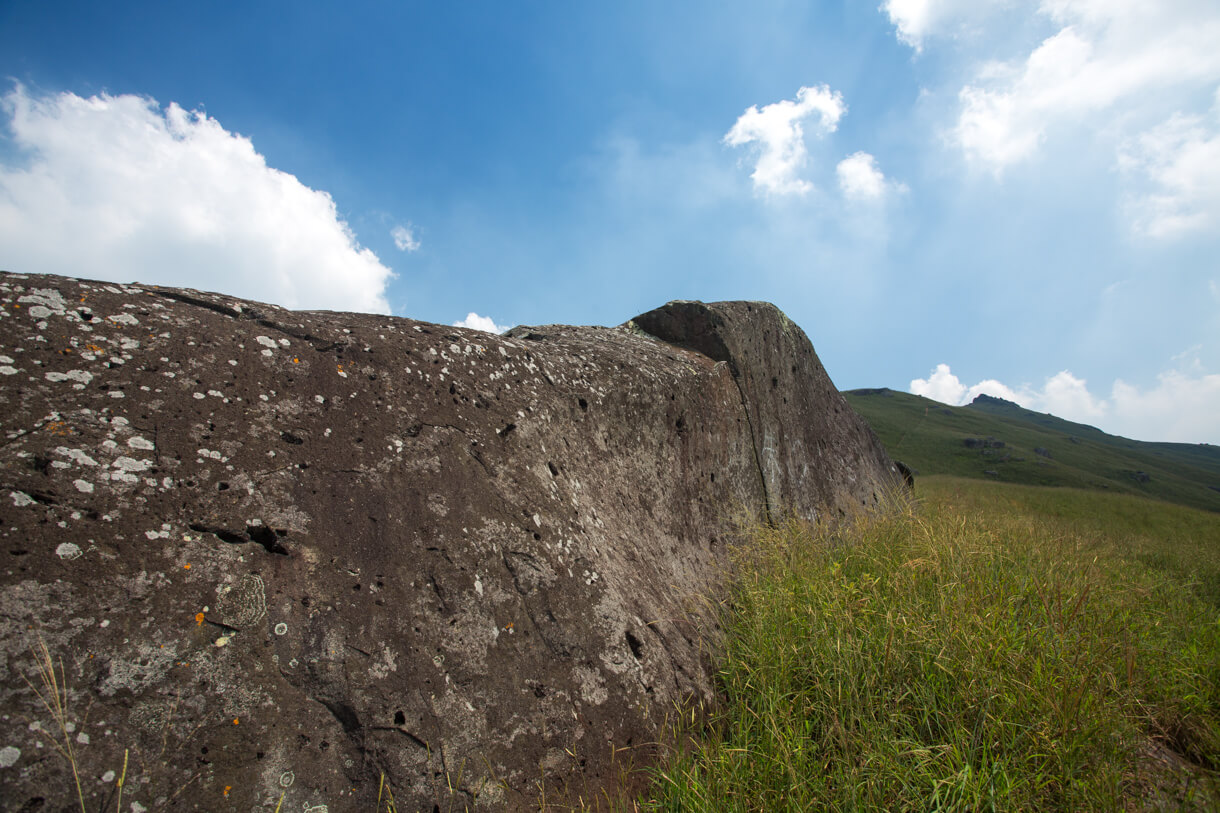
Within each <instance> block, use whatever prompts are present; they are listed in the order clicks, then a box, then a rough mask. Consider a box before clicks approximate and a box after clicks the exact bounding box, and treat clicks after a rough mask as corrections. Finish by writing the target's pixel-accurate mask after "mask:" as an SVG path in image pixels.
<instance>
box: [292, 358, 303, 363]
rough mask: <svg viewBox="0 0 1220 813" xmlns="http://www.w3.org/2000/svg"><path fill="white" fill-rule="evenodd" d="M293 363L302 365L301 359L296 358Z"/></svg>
mask: <svg viewBox="0 0 1220 813" xmlns="http://www.w3.org/2000/svg"><path fill="white" fill-rule="evenodd" d="M292 363H293V364H300V363H301V360H300V359H296V358H294V359H293V360H292Z"/></svg>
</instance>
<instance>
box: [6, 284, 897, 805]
mask: <svg viewBox="0 0 1220 813" xmlns="http://www.w3.org/2000/svg"><path fill="white" fill-rule="evenodd" d="M0 424H2V426H0V431H2V432H3V438H0V442H2V443H3V444H4V445H3V447H0V537H3V539H2V547H0V557H2V559H3V562H4V566H3V578H2V580H0V674H3V675H4V681H3V684H2V685H0V721H2V722H3V726H2V727H0V732H2V733H0V799H3V800H4V801H3V808H4V809H5V810H35V809H44V810H59V809H67V808H72V807H76V802H75V799H76V792H75V789H74V786H73V784H72V775H71V771H70V769H69V767H68V763H67V760H65V759H64V757H63V756H62V755H61V754H60V753H59V752H58V751H57V746H56V743H58V746H59V747H63V745H64V735H63V732H61V731H59V730H58V729H57V727H56V725H55V721H54V719H53V716H52V715H51V714H50V713H49V712H48V709H47V708H46V707H45V706H44V705H43V704H42V703H41V702H40V701H39V700H38V698H37V697H36V696H35V694H34V692H33V691H32V689H34V688H37V689H39V690H40V691H43V693H44V696H45V695H46V692H45V690H44V687H43V685H42V683H41V681H40V679H39V677H38V674H37V671H36V669H35V658H34V656H33V654H32V650H33V649H34V648H36V647H37V646H39V641H40V640H41V641H43V642H45V644H46V645H47V647H48V649H49V651H50V652H51V653H52V655H53V656H54V658H55V662H56V665H57V668H58V666H59V664H60V663H61V662H62V668H63V679H64V684H63V685H64V688H65V691H66V697H67V699H68V713H67V717H66V722H68V723H69V724H70V725H71V728H72V730H71V731H70V732H69V733H68V734H67V737H68V739H69V740H70V742H71V744H72V748H73V751H74V757H75V760H76V762H77V766H78V769H79V775H80V779H81V786H82V792H83V795H84V797H85V800H86V803H87V804H88V806H89V809H96V808H99V807H100V806H102V805H103V804H105V805H107V806H109V805H113V804H115V803H116V801H117V799H116V798H115V784H116V778H117V775H118V774H119V773H121V771H122V767H123V758H124V752H127V754H128V765H127V773H126V783H125V786H124V788H123V805H124V809H131V810H136V811H138V810H155V809H159V808H164V809H198V810H211V811H215V810H242V811H248V810H252V809H267V810H272V809H275V807H276V805H277V803H279V802H280V800H281V797H282V806H281V810H285V811H287V810H302V809H305V810H311V811H315V813H321V811H323V810H325V809H330V810H334V811H338V810H353V809H357V808H360V809H372V806H373V804H374V800H375V799H376V798H377V794H378V788H379V785H380V784H381V782H382V780H383V778H384V782H385V783H386V784H388V786H389V787H390V788H391V789H392V791H393V793H394V796H395V798H396V799H397V802H398V806H399V809H401V810H415V809H420V810H432V809H434V805H435V806H436V808H435V809H440V810H449V809H462V808H464V807H480V808H481V807H487V808H488V809H514V808H517V809H531V808H532V809H537V806H538V802H539V799H540V798H541V797H542V795H543V794H544V793H545V794H546V796H547V798H548V799H556V798H564V797H565V795H568V796H574V795H576V794H581V795H583V797H584V798H585V799H590V798H592V797H593V796H595V795H597V794H598V793H600V792H601V791H602V790H603V789H609V791H610V792H611V793H612V792H613V788H614V787H616V786H619V783H620V782H621V781H622V777H623V772H624V770H625V768H626V767H628V766H629V765H630V764H632V762H633V760H634V762H635V764H639V763H640V762H641V761H646V760H647V758H648V754H647V751H646V745H647V743H650V742H653V741H655V739H656V737H657V736H658V732H659V727H660V725H661V723H662V721H663V720H664V718H665V715H666V714H667V712H671V711H672V710H673V709H674V708H676V707H678V706H679V705H681V704H682V703H685V702H690V701H692V700H703V701H707V700H710V699H711V679H710V674H709V670H708V665H707V663H706V653H707V649H706V647H705V646H704V640H703V636H706V635H707V634H709V632H711V630H710V629H709V624H710V620H709V617H708V614H707V613H706V612H704V608H705V607H706V601H707V597H708V596H711V595H714V591H715V588H716V583H717V579H718V574H719V573H720V572H722V571H721V567H722V565H723V563H724V561H725V559H724V553H725V550H726V545H727V543H728V541H729V537H730V535H731V523H730V521H729V516H728V515H729V513H730V511H731V510H733V509H735V508H737V507H745V508H747V509H753V510H756V511H758V512H759V513H763V512H771V513H776V512H779V511H781V510H783V511H786V510H791V511H795V512H797V513H799V514H801V515H804V516H806V517H815V516H826V515H829V516H838V515H839V514H841V513H842V512H847V511H850V510H852V508H854V507H857V506H861V505H863V506H870V505H873V504H874V503H875V502H876V501H877V499H878V498H879V495H880V493H881V492H882V490H884V489H886V488H889V487H892V485H893V483H894V482H896V481H898V482H900V481H901V478H900V477H899V476H898V475H897V471H896V469H895V468H894V467H893V464H892V463H891V462H890V461H889V459H888V458H887V457H886V455H885V453H884V451H883V450H882V448H881V446H880V444H879V443H878V441H877V440H876V438H875V437H874V435H873V434H872V432H871V431H870V430H869V429H868V427H867V425H866V424H865V423H864V422H863V421H862V420H861V419H860V418H859V417H858V416H856V414H855V413H854V412H853V411H852V410H851V409H850V408H849V407H848V406H847V405H846V403H845V402H844V401H843V399H842V398H841V397H840V396H839V395H838V393H837V392H836V391H835V389H834V387H833V385H832V384H831V383H830V380H829V378H828V377H827V376H826V373H825V371H824V370H823V369H822V367H821V364H820V363H819V362H818V360H817V357H816V355H815V354H814V352H813V348H812V346H811V345H810V344H809V341H808V339H807V338H806V337H805V335H804V334H803V333H802V332H801V331H800V329H799V328H797V327H796V326H795V325H793V324H792V323H791V322H790V321H789V320H788V319H787V318H786V317H784V315H783V314H782V313H780V312H779V310H777V309H776V308H775V307H773V306H771V305H767V304H763V303H743V302H729V303H717V304H710V305H704V304H701V303H689V302H678V303H670V304H669V305H666V306H664V307H662V308H659V309H657V310H654V311H651V312H649V313H647V314H643V315H642V316H639V317H637V318H636V319H635V320H633V321H632V322H629V323H627V324H626V325H624V326H622V327H619V328H601V327H564V326H546V327H537V328H517V329H515V330H514V331H512V332H511V334H510V335H506V336H494V335H490V334H486V333H479V332H476V331H471V330H465V329H462V328H452V327H444V326H440V325H433V324H426V323H420V322H415V321H412V320H408V319H401V318H392V317H385V316H371V315H358V314H344V313H329V312H311V313H298V312H291V311H286V310H283V309H281V308H277V307H273V306H268V305H261V304H256V303H250V302H244V301H241V300H237V299H233V298H231V297H226V296H221V295H216V294H207V293H200V292H196V291H185V290H178V289H161V288H156V287H151V286H140V285H111V284H107V283H94V282H85V281H78V280H69V279H64V278H58V277H34V276H18V275H13V274H3V275H0ZM23 678H24V680H23ZM26 681H29V684H27V682H26ZM640 749H644V750H640Z"/></svg>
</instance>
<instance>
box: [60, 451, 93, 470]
mask: <svg viewBox="0 0 1220 813" xmlns="http://www.w3.org/2000/svg"><path fill="white" fill-rule="evenodd" d="M55 454H58V455H63V456H64V457H66V458H68V459H69V460H71V461H72V462H73V463H79V464H80V465H82V466H96V465H97V461H96V460H94V459H93V458H92V457H90V456H89V455H87V454H86V453H85V450H84V449H69V448H68V447H67V446H57V447H55Z"/></svg>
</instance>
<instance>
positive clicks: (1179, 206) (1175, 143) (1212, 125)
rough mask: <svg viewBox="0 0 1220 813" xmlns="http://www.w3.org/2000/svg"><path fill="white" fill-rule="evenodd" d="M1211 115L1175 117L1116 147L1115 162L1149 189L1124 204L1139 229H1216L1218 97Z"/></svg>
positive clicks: (1160, 233) (1219, 221) (1165, 232)
mask: <svg viewBox="0 0 1220 813" xmlns="http://www.w3.org/2000/svg"><path fill="white" fill-rule="evenodd" d="M1211 118H1212V121H1208V120H1207V119H1206V118H1204V117H1203V116H1186V115H1181V114H1179V115H1175V116H1173V117H1171V118H1170V119H1169V120H1168V121H1166V122H1165V123H1163V124H1161V125H1160V126H1158V127H1154V128H1153V129H1151V130H1149V131H1148V132H1146V133H1143V134H1141V135H1140V136H1139V137H1138V138H1135V139H1132V140H1130V141H1128V142H1127V143H1126V144H1125V145H1124V147H1123V149H1122V150H1121V151H1120V153H1119V166H1120V167H1121V168H1122V169H1123V170H1124V171H1125V172H1127V173H1129V174H1135V175H1137V176H1139V177H1141V178H1142V179H1144V180H1146V181H1147V182H1148V183H1149V185H1150V186H1151V187H1152V188H1151V190H1149V191H1147V192H1144V193H1137V194H1133V195H1132V197H1131V201H1130V204H1129V208H1130V211H1131V216H1132V222H1133V223H1134V224H1135V227H1136V229H1137V230H1139V231H1140V232H1142V233H1144V234H1147V235H1149V236H1151V237H1175V236H1178V235H1180V234H1185V233H1188V232H1206V231H1214V230H1215V229H1216V228H1217V227H1220V95H1218V96H1217V102H1216V106H1215V108H1213V115H1212V117H1211Z"/></svg>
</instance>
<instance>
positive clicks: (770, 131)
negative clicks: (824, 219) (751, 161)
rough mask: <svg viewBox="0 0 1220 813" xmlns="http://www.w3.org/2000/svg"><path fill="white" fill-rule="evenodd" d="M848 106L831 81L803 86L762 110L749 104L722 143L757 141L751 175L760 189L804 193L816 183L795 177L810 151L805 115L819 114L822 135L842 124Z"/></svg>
mask: <svg viewBox="0 0 1220 813" xmlns="http://www.w3.org/2000/svg"><path fill="white" fill-rule="evenodd" d="M845 112H847V106H846V105H845V104H844V103H843V96H842V94H840V93H839V92H838V91H832V90H831V89H830V87H829V86H827V85H819V86H818V87H802V88H801V89H800V90H798V91H797V94H796V101H790V100H788V99H784V100H782V101H778V102H775V103H773V104H769V105H766V106H765V107H763V108H762V109H761V110H759V109H758V106H757V105H751V106H750V107H749V108H748V109H747V110H746V112H744V113H742V114H741V116H740V117H739V118H738V119H737V122H736V123H735V124H734V125H733V127H732V129H731V130H729V131H728V133H726V134H725V136H724V143H725V144H728V145H729V146H731V147H740V146H743V145H746V144H751V143H755V142H757V145H758V146H757V151H758V162H757V163H756V164H755V166H754V172H753V173H751V175H750V177H751V178H753V180H754V188H755V190H756V191H761V192H764V193H766V194H776V195H803V194H805V193H806V192H808V191H810V190H811V189H812V188H813V185H812V184H811V183H809V182H808V181H806V180H803V179H802V178H799V177H797V176H798V173H799V172H800V171H801V170H802V169H803V168H804V166H805V161H806V159H807V157H808V152H807V150H806V148H805V131H804V128H803V127H802V126H801V121H802V120H803V119H806V118H809V117H810V116H813V115H815V114H816V116H817V122H816V124H815V127H816V130H817V132H818V134H819V135H824V134H826V133H833V132H834V131H835V130H836V129H837V128H838V126H839V119H840V118H842V117H843V114H844V113H845Z"/></svg>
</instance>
